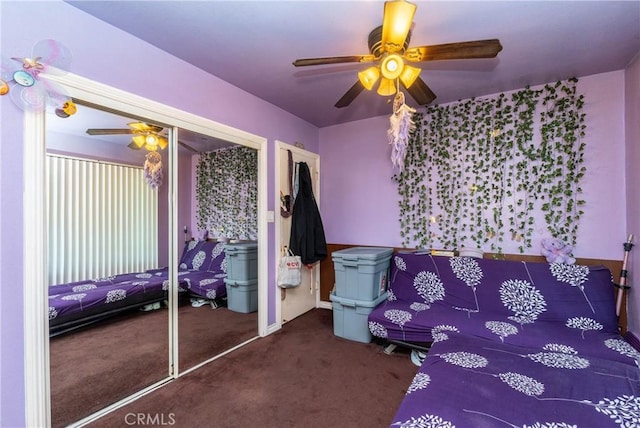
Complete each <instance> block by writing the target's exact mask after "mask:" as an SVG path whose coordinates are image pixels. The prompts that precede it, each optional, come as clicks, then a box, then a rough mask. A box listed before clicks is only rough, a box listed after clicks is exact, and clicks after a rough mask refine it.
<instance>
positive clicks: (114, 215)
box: [45, 100, 258, 427]
mask: <svg viewBox="0 0 640 428" xmlns="http://www.w3.org/2000/svg"><path fill="white" fill-rule="evenodd" d="M76 101H78V102H77V107H78V112H77V113H76V114H75V115H73V116H71V117H68V118H61V117H56V116H54V115H50V114H47V117H46V138H45V140H46V149H47V161H46V163H47V174H46V175H47V184H46V185H47V188H46V191H45V193H46V194H47V202H46V206H47V213H46V221H47V229H48V231H47V234H48V250H47V265H48V267H49V278H48V284H50V285H55V286H54V287H51V290H50V291H49V295H50V299H49V300H50V308H49V318H50V332H51V337H50V341H49V347H50V380H51V409H52V412H51V413H52V426H54V427H58V426H66V425H68V424H69V423H73V422H75V421H78V420H81V419H83V418H85V417H87V416H89V415H91V414H93V413H95V412H97V411H100V410H101V409H103V408H105V407H107V406H109V405H112V404H113V403H116V402H117V401H119V400H122V399H124V398H126V397H128V396H130V395H132V394H134V393H136V392H138V391H140V390H143V389H144V388H147V387H149V386H151V385H153V384H156V383H158V382H161V381H163V380H165V379H168V378H170V377H175V376H178V375H179V374H180V373H185V372H188V371H190V370H191V369H193V368H196V367H198V366H199V365H200V364H202V363H204V362H206V361H208V360H210V359H212V358H214V357H215V356H216V355H219V354H220V353H223V352H225V351H228V350H230V349H232V348H234V347H235V346H238V345H240V344H242V343H243V342H245V341H247V340H250V339H251V338H254V337H256V336H257V335H258V310H257V293H258V290H257V251H256V250H257V244H256V239H257V216H258V214H257V187H258V186H257V180H258V176H257V151H256V150H255V149H250V148H247V147H244V146H243V145H240V144H233V143H230V142H228V141H225V140H221V139H218V138H214V137H211V136H208V135H205V134H200V133H196V132H192V131H188V130H184V129H178V130H177V133H176V132H172V127H171V124H161V123H154V122H153V121H151V120H148V119H145V118H141V117H137V116H135V115H132V114H128V113H125V112H120V111H114V110H109V109H105V108H103V107H99V106H96V105H90V104H88V103H83V102H82V101H80V100H76ZM174 135H177V138H175V141H174V138H172V137H173V136H174ZM141 136H142V137H141ZM172 145H177V149H176V150H175V152H174V153H177V156H176V159H175V162H174V161H173V160H171V159H169V158H170V156H169V153H170V152H171V148H172ZM172 167H173V170H172V169H171V168H172ZM171 180H175V181H173V182H171ZM171 183H175V184H173V186H175V189H174V191H173V192H171V191H170V190H169V188H170V187H171V186H172V185H171ZM171 230H173V231H174V233H175V234H176V235H177V236H170V233H171V232H170V231H171ZM205 230H206V231H207V233H206V235H205V233H204V231H205ZM171 243H175V244H176V245H175V246H176V247H177V248H176V249H175V250H174V249H172V248H170V247H171V246H172V244H171ZM172 251H175V252H176V254H177V256H174V257H175V259H174V260H178V263H177V264H178V266H176V267H175V268H173V269H169V266H168V265H169V260H171V256H170V253H171V252H172ZM229 253H231V254H232V256H233V257H232V262H231V265H232V266H230V264H229V262H228V261H229V257H227V256H228V254H229ZM233 266H235V267H233ZM229 269H233V271H234V272H235V273H231V276H229V275H228V274H229ZM172 271H173V272H172ZM238 275H239V276H238ZM172 278H174V279H175V280H172ZM225 279H228V280H227V281H225ZM229 281H231V285H232V287H233V288H230V287H229V286H228V284H227V282H229ZM228 290H229V291H228ZM100 293H102V294H100ZM96 294H99V295H100V297H99V298H96V297H95V296H94V295H96ZM172 296H173V297H175V301H172ZM105 303H106V304H105ZM174 310H175V312H173V311H174ZM174 314H175V316H174ZM172 331H173V332H175V334H176V335H175V338H174V339H173V340H172V339H171V334H170V332H172Z"/></svg>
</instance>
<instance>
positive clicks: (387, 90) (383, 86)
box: [377, 77, 396, 97]
mask: <svg viewBox="0 0 640 428" xmlns="http://www.w3.org/2000/svg"><path fill="white" fill-rule="evenodd" d="M377 92H378V95H382V96H383V97H390V96H391V95H393V94H395V93H396V85H395V82H394V81H393V80H391V79H387V78H385V77H383V78H382V79H381V80H380V86H378V91H377Z"/></svg>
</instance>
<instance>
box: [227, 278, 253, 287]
mask: <svg viewBox="0 0 640 428" xmlns="http://www.w3.org/2000/svg"><path fill="white" fill-rule="evenodd" d="M224 283H225V284H227V285H229V286H231V287H237V286H241V287H251V286H253V285H258V280H257V279H249V280H239V279H229V278H225V279H224Z"/></svg>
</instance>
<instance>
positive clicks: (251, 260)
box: [224, 242, 258, 281]
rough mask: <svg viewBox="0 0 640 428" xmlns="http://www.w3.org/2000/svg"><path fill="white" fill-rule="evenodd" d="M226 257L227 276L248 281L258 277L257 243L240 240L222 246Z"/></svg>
mask: <svg viewBox="0 0 640 428" xmlns="http://www.w3.org/2000/svg"><path fill="white" fill-rule="evenodd" d="M224 252H225V255H226V257H227V278H229V279H234V280H238V281H249V280H252V279H257V278H258V243H257V242H241V243H237V244H227V245H225V247H224Z"/></svg>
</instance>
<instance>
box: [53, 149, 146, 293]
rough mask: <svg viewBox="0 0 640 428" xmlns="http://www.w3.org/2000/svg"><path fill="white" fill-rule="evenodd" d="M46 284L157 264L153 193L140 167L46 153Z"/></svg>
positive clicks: (134, 270) (109, 274)
mask: <svg viewBox="0 0 640 428" xmlns="http://www.w3.org/2000/svg"><path fill="white" fill-rule="evenodd" d="M46 168H47V183H46V190H47V191H46V199H47V200H46V210H47V212H46V215H47V233H48V235H47V239H48V257H47V264H48V271H49V272H48V281H49V284H61V283H66V282H71V281H80V280H85V279H92V278H102V277H105V276H111V275H116V274H120V273H126V272H138V271H143V270H145V269H150V268H154V267H156V265H157V259H158V256H157V252H158V250H157V246H158V194H157V191H156V190H154V189H151V188H150V187H149V186H148V185H147V184H146V183H145V181H144V179H143V170H142V168H137V167H133V166H127V165H118V164H113V163H105V162H98V161H92V160H85V159H77V158H69V157H62V156H56V155H47V160H46Z"/></svg>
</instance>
